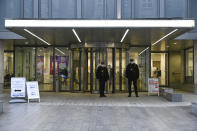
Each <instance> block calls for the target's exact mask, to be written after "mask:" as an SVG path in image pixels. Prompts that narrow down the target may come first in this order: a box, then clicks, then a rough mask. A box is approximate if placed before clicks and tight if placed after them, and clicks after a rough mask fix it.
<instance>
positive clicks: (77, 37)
mask: <svg viewBox="0 0 197 131" xmlns="http://www.w3.org/2000/svg"><path fill="white" fill-rule="evenodd" d="M72 31H73V33H74V34H75V36H76V37H77V39H78V41H79V42H80V43H81V40H80V38H79V36H78V34H77V32H76V31H75V29H72Z"/></svg>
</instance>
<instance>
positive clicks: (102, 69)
mask: <svg viewBox="0 0 197 131" xmlns="http://www.w3.org/2000/svg"><path fill="white" fill-rule="evenodd" d="M96 78H97V79H99V90H100V97H106V96H105V95H104V90H105V82H106V81H107V80H109V74H108V70H107V67H106V66H105V65H104V62H101V65H99V66H98V67H97V70H96Z"/></svg>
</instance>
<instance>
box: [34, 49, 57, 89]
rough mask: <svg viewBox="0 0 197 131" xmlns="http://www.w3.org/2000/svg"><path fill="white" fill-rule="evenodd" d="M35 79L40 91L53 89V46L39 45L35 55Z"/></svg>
mask: <svg viewBox="0 0 197 131" xmlns="http://www.w3.org/2000/svg"><path fill="white" fill-rule="evenodd" d="M36 80H37V81H38V83H39V88H40V91H53V90H54V88H53V48H52V47H47V48H44V47H39V48H37V55H36Z"/></svg>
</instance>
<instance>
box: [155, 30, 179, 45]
mask: <svg viewBox="0 0 197 131" xmlns="http://www.w3.org/2000/svg"><path fill="white" fill-rule="evenodd" d="M177 30H178V29H174V30H173V31H171V32H170V33H168V34H167V35H165V36H164V37H162V38H161V39H159V40H158V41H156V42H154V43H153V44H152V46H154V45H156V44H157V43H159V42H160V41H162V40H163V39H165V38H166V37H168V36H169V35H171V34H173V33H174V32H176V31H177Z"/></svg>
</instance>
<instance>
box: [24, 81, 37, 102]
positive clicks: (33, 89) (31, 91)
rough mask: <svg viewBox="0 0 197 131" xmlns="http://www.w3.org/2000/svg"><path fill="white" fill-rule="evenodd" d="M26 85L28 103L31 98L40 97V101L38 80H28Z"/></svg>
mask: <svg viewBox="0 0 197 131" xmlns="http://www.w3.org/2000/svg"><path fill="white" fill-rule="evenodd" d="M26 85H27V99H28V103H29V100H30V99H38V101H39V102H40V93H39V87H38V81H28V82H26Z"/></svg>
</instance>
